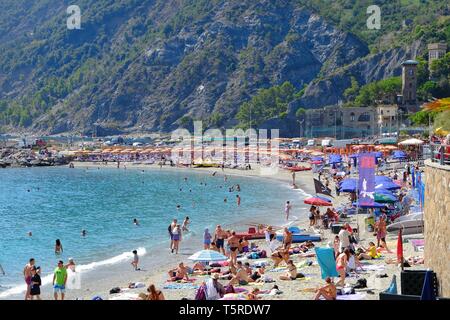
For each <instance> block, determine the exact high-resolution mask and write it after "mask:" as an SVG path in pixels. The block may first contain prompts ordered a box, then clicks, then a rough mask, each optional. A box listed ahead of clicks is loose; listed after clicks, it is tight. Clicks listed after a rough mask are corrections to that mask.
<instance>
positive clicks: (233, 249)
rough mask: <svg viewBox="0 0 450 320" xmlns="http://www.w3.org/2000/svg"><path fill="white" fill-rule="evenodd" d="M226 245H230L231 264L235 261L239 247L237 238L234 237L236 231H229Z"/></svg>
mask: <svg viewBox="0 0 450 320" xmlns="http://www.w3.org/2000/svg"><path fill="white" fill-rule="evenodd" d="M227 243H228V246H229V247H230V259H231V262H232V263H233V264H236V263H237V254H238V249H239V238H238V237H236V232H235V231H231V237H229V238H228V239H227Z"/></svg>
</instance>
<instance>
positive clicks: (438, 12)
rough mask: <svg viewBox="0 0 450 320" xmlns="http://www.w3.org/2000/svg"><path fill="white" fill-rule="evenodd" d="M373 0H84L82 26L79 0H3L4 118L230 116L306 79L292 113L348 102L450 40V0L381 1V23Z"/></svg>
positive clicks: (115, 127) (135, 122)
mask: <svg viewBox="0 0 450 320" xmlns="http://www.w3.org/2000/svg"><path fill="white" fill-rule="evenodd" d="M366 2H367V3H368V1H360V2H358V5H352V4H353V3H355V1H344V0H339V1H327V0H312V1H306V0H296V1H287V0H284V1H276V2H275V1H259V2H255V1H249V0H241V1H235V0H230V1H223V0H140V1H139V0H121V1H117V0H116V1H113V0H79V1H77V4H78V5H79V6H80V8H81V11H82V29H81V30H67V28H66V19H67V14H66V8H67V6H68V5H69V4H72V3H71V2H69V1H59V2H57V4H56V5H55V1H52V0H37V1H34V2H33V4H32V5H30V4H29V2H28V1H26V0H3V1H2V2H1V3H0V61H2V62H1V64H0V125H1V126H2V128H3V130H17V128H22V129H21V130H23V129H24V130H28V131H35V132H36V131H38V132H42V133H51V134H55V133H61V132H67V131H72V132H82V133H90V132H91V131H92V129H93V125H94V123H95V124H96V125H97V126H98V127H99V132H100V133H103V134H107V133H119V132H131V131H152V132H155V131H165V132H167V131H169V130H172V129H174V128H176V127H178V126H180V125H183V126H188V127H189V126H190V124H191V123H192V121H193V120H197V119H201V120H204V121H205V126H206V125H208V126H227V127H228V126H234V125H236V124H237V120H236V118H235V116H236V114H237V112H238V110H239V107H240V105H241V104H242V103H244V102H246V101H249V100H250V99H251V98H252V97H253V96H254V95H255V94H256V93H257V92H258V90H259V89H262V88H270V87H273V86H275V85H281V84H282V83H284V82H290V83H291V84H292V85H293V86H294V88H295V90H296V91H300V90H301V89H302V88H303V87H304V86H306V88H305V89H304V90H303V92H302V93H303V95H302V97H301V98H299V100H297V101H296V103H293V104H291V105H290V106H289V108H288V110H287V111H288V113H289V115H291V116H292V115H293V114H295V111H296V110H297V109H298V108H299V107H300V106H302V107H305V108H311V107H320V106H324V105H327V104H331V103H336V102H337V101H338V100H339V99H340V98H342V95H343V92H344V91H345V89H346V88H348V87H349V86H350V84H351V81H350V76H351V75H353V76H355V77H357V79H358V82H359V83H360V85H364V84H365V83H368V82H372V81H375V80H380V79H384V78H386V77H391V76H395V75H398V74H399V70H400V69H399V66H400V63H401V61H402V60H403V59H406V58H411V57H415V56H417V55H423V54H424V48H425V44H426V42H428V41H431V40H432V41H435V40H444V41H447V42H449V43H450V41H449V40H450V27H449V23H448V21H449V20H448V19H447V20H445V17H444V16H445V15H446V14H448V13H447V12H446V10H447V9H446V8H445V7H444V5H442V1H371V3H370V4H373V3H372V2H374V3H375V4H379V5H380V7H381V8H382V14H383V12H385V14H386V17H385V18H383V19H384V20H383V21H389V23H388V24H386V30H383V27H382V30H380V31H374V30H372V31H370V32H368V31H367V30H366V31H364V25H365V21H366V19H367V15H366V14H365V8H366V7H367V6H366V7H364V6H365V3H366ZM392 3H394V4H397V5H400V8H401V10H400V13H398V12H397V11H393V10H394V9H395V8H397V9H398V6H397V7H396V6H393V5H392ZM339 8H343V10H339ZM405 8H406V9H405ZM344 9H345V10H344ZM361 10H363V11H362V13H361ZM383 10H384V11H383ZM391 11H392V13H391V14H389V12H391ZM332 13H336V15H334V14H332ZM409 17H411V18H409ZM405 19H409V20H411V21H409V20H408V21H407V22H405V23H404V25H405V26H403V27H396V24H400V26H402V25H403V24H402V23H403V20H405ZM382 26H383V24H382ZM361 28H362V29H361ZM358 30H359V31H358ZM411 30H413V31H414V32H411ZM399 39H400V40H401V41H400V40H399ZM388 40H389V41H388Z"/></svg>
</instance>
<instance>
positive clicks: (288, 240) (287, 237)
mask: <svg viewBox="0 0 450 320" xmlns="http://www.w3.org/2000/svg"><path fill="white" fill-rule="evenodd" d="M291 245H292V232H290V231H289V229H288V228H284V233H283V248H284V249H286V250H289V248H290V247H291Z"/></svg>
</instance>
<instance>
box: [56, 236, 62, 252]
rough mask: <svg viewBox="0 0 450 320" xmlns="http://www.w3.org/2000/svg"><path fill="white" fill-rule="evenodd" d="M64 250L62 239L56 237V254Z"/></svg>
mask: <svg viewBox="0 0 450 320" xmlns="http://www.w3.org/2000/svg"><path fill="white" fill-rule="evenodd" d="M63 252H64V250H63V246H62V244H61V240H59V239H56V241H55V254H61V253H63Z"/></svg>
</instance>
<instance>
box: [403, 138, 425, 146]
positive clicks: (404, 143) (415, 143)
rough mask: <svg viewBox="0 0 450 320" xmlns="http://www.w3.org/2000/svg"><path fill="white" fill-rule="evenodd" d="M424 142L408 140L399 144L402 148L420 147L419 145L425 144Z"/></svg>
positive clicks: (413, 139)
mask: <svg viewBox="0 0 450 320" xmlns="http://www.w3.org/2000/svg"><path fill="white" fill-rule="evenodd" d="M423 143H424V142H423V141H422V140H419V139H415V138H412V139H408V140H404V141H402V142H400V143H399V144H400V145H402V146H413V145H418V144H423Z"/></svg>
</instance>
